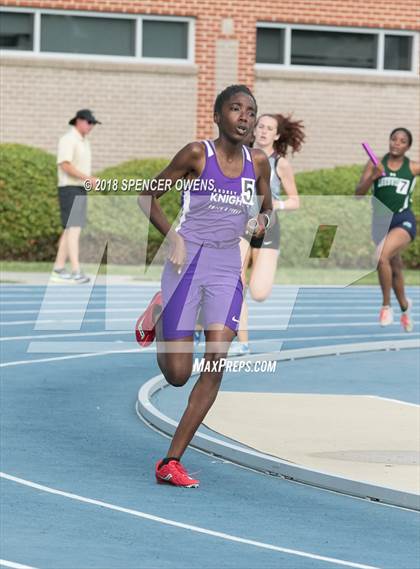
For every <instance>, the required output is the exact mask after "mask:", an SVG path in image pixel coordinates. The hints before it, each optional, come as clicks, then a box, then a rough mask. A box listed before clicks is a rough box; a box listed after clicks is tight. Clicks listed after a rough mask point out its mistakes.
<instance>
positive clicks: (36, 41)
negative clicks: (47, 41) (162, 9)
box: [0, 6, 195, 65]
mask: <svg viewBox="0 0 420 569" xmlns="http://www.w3.org/2000/svg"><path fill="white" fill-rule="evenodd" d="M0 10H1V11H2V12H15V13H22V14H33V16H34V27H33V49H32V50H17V49H0V56H3V57H8V56H12V57H36V58H39V59H66V60H77V61H87V60H89V61H98V62H100V61H103V62H113V63H150V64H153V65H156V64H162V65H191V64H194V61H195V19H194V18H189V17H183V16H180V17H177V16H160V15H159V16H154V15H153V14H150V15H149V14H148V15H147V16H146V15H143V14H128V13H124V14H121V13H114V12H90V11H89V12H87V11H86V12H85V11H83V10H50V9H43V8H26V7H22V8H18V7H9V6H5V7H3V6H1V7H0ZM44 14H45V15H52V16H82V17H85V18H107V19H109V18H111V19H122V20H132V21H134V55H130V56H128V55H99V54H90V53H61V52H47V51H41V16H42V15H44ZM144 20H153V21H165V22H168V21H169V22H183V23H186V24H187V25H188V31H187V57H186V58H185V59H183V58H171V57H143V55H142V53H141V49H142V28H143V21H144Z"/></svg>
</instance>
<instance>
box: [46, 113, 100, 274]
mask: <svg viewBox="0 0 420 569" xmlns="http://www.w3.org/2000/svg"><path fill="white" fill-rule="evenodd" d="M69 124H70V125H71V129H70V130H69V131H68V132H67V133H66V134H65V135H63V136H62V137H61V138H60V140H59V143H58V152H57V167H58V168H57V169H58V198H59V202H60V214H61V223H62V225H63V233H62V234H61V237H60V240H59V243H58V251H57V257H56V259H55V263H54V270H53V273H52V276H51V279H52V280H53V281H54V282H63V283H68V284H84V283H87V282H89V280H90V279H89V277H87V276H86V275H84V274H83V273H82V271H81V270H80V263H79V240H80V232H81V230H82V227H84V226H85V225H86V210H87V195H86V189H85V187H84V183H85V182H86V181H89V183H90V186H91V187H92V188H94V187H95V184H96V182H97V178H95V177H93V176H92V175H91V174H92V166H91V151H90V143H89V141H88V139H87V135H88V134H89V133H90V131H91V130H92V129H93V127H94V126H95V124H101V123H100V122H99V121H98V120H96V118H95V117H94V116H93V113H92V112H91V111H90V110H89V109H82V110H80V111H77V113H76V116H75V117H74V118H72V119H71V120H70V121H69ZM67 259H69V260H70V265H71V273H69V272H67V270H66V268H65V264H66V261H67Z"/></svg>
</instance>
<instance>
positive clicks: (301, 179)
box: [0, 144, 420, 268]
mask: <svg viewBox="0 0 420 569" xmlns="http://www.w3.org/2000/svg"><path fill="white" fill-rule="evenodd" d="M0 153H1V156H0V158H1V160H0V213H1V227H0V242H1V245H0V257H1V258H2V259H15V260H17V259H23V260H39V261H41V260H53V259H54V256H55V252H56V245H57V240H58V237H59V235H60V233H61V225H60V217H59V206H58V199H57V188H56V184H57V177H56V165H55V157H54V156H53V155H51V154H49V153H47V152H44V151H43V150H39V149H37V148H32V147H29V146H24V145H20V144H2V145H0ZM167 162H168V161H167V160H166V159H144V160H131V161H128V162H125V163H123V164H120V165H118V166H115V167H111V168H107V169H105V170H103V171H102V172H99V173H98V176H99V177H100V178H101V179H102V180H118V183H117V184H116V186H117V187H118V191H117V192H115V191H113V190H112V189H111V191H104V192H91V193H90V195H89V202H88V225H87V227H86V229H85V230H84V231H83V233H82V235H83V238H82V247H81V248H82V258H83V260H86V261H87V260H91V261H98V260H100V259H101V258H102V255H103V252H104V248H105V244H106V243H108V251H107V253H108V262H111V263H114V262H117V263H122V264H141V263H143V262H144V259H145V257H146V258H147V262H148V263H150V262H151V261H152V259H153V258H155V255H156V253H157V252H158V250H159V247H160V245H161V243H162V237H161V235H160V234H159V232H158V231H156V229H154V227H152V226H150V225H149V224H148V223H147V219H146V217H145V216H144V214H143V213H142V212H141V211H140V209H139V207H138V205H137V196H138V192H136V191H131V192H123V191H122V187H123V180H128V179H144V180H147V179H151V178H153V177H154V176H155V175H156V174H158V173H159V172H160V171H161V170H162V169H163V168H164V167H165V166H166V164H167ZM361 171H362V167H361V166H341V167H337V168H332V169H325V170H317V171H314V172H303V173H300V174H297V175H296V183H297V187H298V190H299V193H300V195H301V196H302V202H304V200H315V201H314V202H313V203H314V204H315V206H314V207H312V206H311V207H306V205H305V208H304V211H303V208H302V211H299V210H298V211H297V212H292V213H289V212H287V213H284V212H280V219H281V228H282V265H285V266H287V265H289V266H299V265H301V264H302V260H303V259H309V258H310V257H311V259H310V262H311V263H312V265H311V266H314V265H313V263H315V264H318V266H320V267H322V266H327V264H328V263H330V264H335V266H343V267H345V266H348V267H350V266H352V267H354V266H360V265H362V266H366V265H369V264H370V263H371V244H370V245H369V246H367V245H366V239H365V240H364V241H363V243H364V244H363V246H361V245H360V242H361V240H360V239H359V236H358V235H354V236H353V239H347V240H344V242H343V241H341V242H340V247H339V249H337V248H336V247H334V242H333V245H332V247H331V235H330V233H331V231H330V232H328V231H329V230H328V226H329V225H330V226H331V225H338V230H337V235H336V238H337V240H338V239H339V238H340V223H341V224H343V223H344V224H347V225H350V226H351V225H352V224H354V226H355V227H356V226H357V223H360V214H359V213H358V212H357V210H354V211H353V208H349V210H348V211H343V212H342V218H341V220H338V222H337V219H332V218H329V217H328V215H324V212H328V210H329V209H330V208H329V205H328V203H329V201H330V200H329V198H328V197H327V196H331V200H338V201H337V211H339V210H340V207H341V206H340V203H341V202H340V201H339V200H340V199H341V198H340V196H351V195H353V193H354V189H355V187H356V184H357V182H358V180H359V178H360V174H361ZM116 186H115V183H114V188H115V187H116ZM111 188H112V186H111ZM305 196H308V197H305ZM309 196H312V197H309ZM315 196H322V199H321V200H320V201H319V202H317V201H316V200H317V198H315ZM159 203H160V204H161V205H162V207H163V209H164V211H165V213H166V215H167V216H168V218H169V219H170V220H171V222H173V221H174V220H175V219H176V217H177V215H178V213H179V210H180V203H181V196H180V193H179V192H177V191H175V190H171V191H170V192H168V193H166V194H165V195H164V196H163V197H162V198H161V199H160V200H159ZM341 209H343V208H342V207H341ZM414 211H415V213H416V215H417V219H418V222H419V221H420V219H419V214H420V195H419V192H417V195H416V194H415V203H414ZM363 215H365V214H363ZM366 215H368V212H367V213H366ZM368 223H369V220H368V217H367V218H366V224H368ZM324 227H327V229H324ZM317 231H318V233H317ZM315 235H317V239H316V242H315V243H314V238H315ZM302 243H303V244H304V247H303V249H304V250H302ZM330 249H331V251H330ZM328 255H329V258H328ZM157 259H158V260H162V259H163V256H162V255H159V256H158V257H157ZM404 262H405V266H406V267H410V268H418V267H419V266H420V240H419V239H417V240H416V242H415V243H413V244H412V245H411V246H410V247H409V248H408V249H407V250H406V251H405V252H404Z"/></svg>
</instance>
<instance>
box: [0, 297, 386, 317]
mask: <svg viewBox="0 0 420 569" xmlns="http://www.w3.org/2000/svg"><path fill="white" fill-rule="evenodd" d="M3 304H4V303H3ZM16 304H19V303H16V302H14V303H12V305H16ZM31 304H32V303H31ZM48 304H51V303H43V304H42V306H39V308H38V309H35V310H24V309H22V310H1V313H2V314H39V313H42V314H44V313H45V314H61V313H68V312H74V311H75V310H78V309H80V310H86V312H130V311H137V310H144V309H145V308H146V307H147V306H148V303H147V302H145V303H144V304H136V305H133V306H128V307H125V308H122V307H116V308H109V306H112V305H114V304H117V303H116V302H110V303H104V307H103V308H89V306H90V305H91V304H97V303H95V302H90V301H86V302H80V303H76V304H77V305H76V306H75V307H73V308H62V307H64V306H68V305H69V304H72V303H68V302H66V301H61V302H60V303H59V306H58V307H56V308H44V306H47V305H48ZM344 304H350V306H347V307H344V310H349V308H350V309H351V308H352V307H354V306H355V305H357V306H358V307H360V306H361V305H364V304H367V305H368V306H367V307H366V310H372V311H375V310H376V311H378V307H376V306H374V307H372V301H364V300H355V301H350V302H345V301H342V302H339V303H336V304H334V303H332V302H330V301H326V303H325V310H328V313H331V312H337V311H338V310H339V308H340V307H342V306H343V305H344ZM379 304H380V303H379ZM379 304H378V306H379ZM248 306H249V308H250V309H251V310H252V309H255V311H256V312H272V311H273V310H274V309H278V310H281V309H283V311H286V312H287V311H288V310H290V309H291V308H297V309H301V310H309V309H318V310H319V309H320V308H321V307H322V306H323V304H322V303H321V302H315V303H313V302H305V301H302V300H296V299H291V300H290V301H287V302H283V303H278V302H274V301H271V300H267V301H264V303H258V302H249V303H248ZM107 307H108V308H107ZM364 310H365V309H364Z"/></svg>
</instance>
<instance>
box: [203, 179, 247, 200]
mask: <svg viewBox="0 0 420 569" xmlns="http://www.w3.org/2000/svg"><path fill="white" fill-rule="evenodd" d="M254 194H255V180H254V179H252V178H241V194H240V195H238V194H237V193H236V192H234V191H232V190H223V189H220V188H215V190H214V191H213V192H212V194H211V196H210V202H212V203H218V204H225V205H230V206H242V205H247V206H249V205H251V204H252V202H253V196H254Z"/></svg>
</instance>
